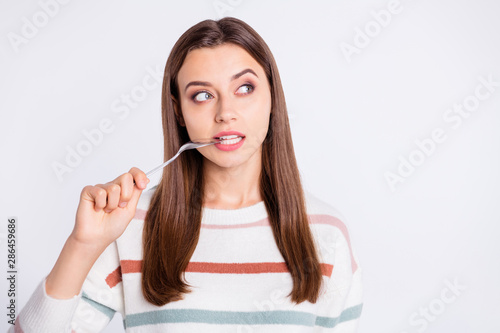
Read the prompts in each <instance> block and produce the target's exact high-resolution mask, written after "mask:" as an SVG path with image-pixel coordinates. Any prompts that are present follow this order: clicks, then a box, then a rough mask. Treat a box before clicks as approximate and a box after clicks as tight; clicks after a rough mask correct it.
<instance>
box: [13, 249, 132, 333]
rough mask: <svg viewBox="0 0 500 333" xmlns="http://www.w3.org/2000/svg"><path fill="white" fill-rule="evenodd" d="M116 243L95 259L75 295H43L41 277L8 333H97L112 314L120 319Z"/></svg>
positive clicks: (43, 286)
mask: <svg viewBox="0 0 500 333" xmlns="http://www.w3.org/2000/svg"><path fill="white" fill-rule="evenodd" d="M119 265H120V264H119V257H118V251H117V247H116V241H115V242H113V243H112V244H110V245H109V246H108V247H107V248H106V250H104V252H103V253H102V254H101V255H100V256H99V258H98V259H97V260H96V262H95V263H94V265H93V266H92V268H91V270H90V272H89V274H88V275H87V277H86V278H85V281H84V283H83V286H82V289H81V290H80V293H79V294H78V295H75V296H73V297H72V298H69V299H56V298H53V297H51V296H49V295H47V292H46V289H45V281H46V279H47V276H45V277H44V278H43V279H42V281H41V282H40V283H39V284H38V286H37V287H36V289H35V291H34V292H33V294H32V295H31V297H30V299H29V300H28V302H27V303H26V305H25V306H24V307H23V309H22V310H21V312H20V313H19V314H18V316H17V318H16V321H15V325H13V326H11V327H10V329H9V331H8V333H18V332H24V333H34V332H37V333H59V332H60V333H80V332H82V333H83V332H101V331H102V330H103V329H104V328H105V327H106V326H107V325H108V324H109V322H110V321H111V319H113V316H114V315H115V313H116V312H120V313H121V315H122V317H123V316H124V303H123V299H124V297H123V287H122V283H121V271H120V268H119Z"/></svg>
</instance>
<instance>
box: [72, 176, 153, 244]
mask: <svg viewBox="0 0 500 333" xmlns="http://www.w3.org/2000/svg"><path fill="white" fill-rule="evenodd" d="M134 181H135V184H134ZM147 183H149V179H148V178H147V177H146V174H145V173H144V172H143V171H141V170H140V169H138V168H135V167H133V168H132V169H130V171H129V172H127V173H124V174H123V175H121V176H119V177H117V178H116V179H115V180H113V181H111V182H108V183H106V184H97V185H95V186H91V185H88V186H85V187H84V188H83V190H82V193H81V195H80V203H79V205H78V209H77V212H76V221H75V227H74V229H73V232H72V233H71V235H70V237H72V238H73V240H74V241H76V242H77V243H79V244H82V245H85V246H89V247H92V248H95V249H99V250H101V251H104V249H105V248H106V247H107V246H108V245H109V244H111V243H112V242H114V241H115V240H116V239H117V238H118V237H120V236H121V235H122V234H123V232H124V231H125V229H126V228H127V226H128V224H129V223H130V221H131V220H132V218H133V217H134V215H135V210H136V207H137V203H138V202H139V197H140V196H141V193H142V191H143V190H144V189H145V188H146V186H147Z"/></svg>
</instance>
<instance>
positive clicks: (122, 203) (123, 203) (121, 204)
mask: <svg viewBox="0 0 500 333" xmlns="http://www.w3.org/2000/svg"><path fill="white" fill-rule="evenodd" d="M126 205H127V203H126V202H125V201H124V202H121V203H120V205H119V206H120V207H121V208H123V207H125V206H126Z"/></svg>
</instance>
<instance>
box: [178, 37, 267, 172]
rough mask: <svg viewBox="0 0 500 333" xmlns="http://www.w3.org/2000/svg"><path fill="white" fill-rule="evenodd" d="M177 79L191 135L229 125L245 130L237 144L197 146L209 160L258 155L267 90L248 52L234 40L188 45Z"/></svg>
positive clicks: (236, 161) (239, 160)
mask: <svg viewBox="0 0 500 333" xmlns="http://www.w3.org/2000/svg"><path fill="white" fill-rule="evenodd" d="M177 83H178V91H179V101H178V102H179V105H180V108H181V112H182V120H181V125H183V126H185V127H186V129H187V132H188V134H189V138H190V139H191V140H196V139H205V138H214V137H219V133H221V132H228V131H236V132H239V133H241V135H242V136H244V138H242V139H241V141H240V142H237V143H236V144H228V145H224V144H215V145H210V146H206V147H202V148H198V151H199V152H200V153H201V154H202V155H203V156H204V157H205V158H206V159H207V160H209V161H210V162H213V163H214V164H216V165H218V166H220V167H225V168H228V167H235V166H238V165H241V164H243V163H245V162H247V161H248V160H250V159H251V158H253V159H254V160H255V158H260V154H261V149H262V142H263V141H264V139H265V137H266V134H267V131H268V127H269V118H270V113H271V92H270V87H269V83H268V81H267V77H266V75H265V73H264V69H263V68H262V67H261V66H260V65H259V64H258V63H257V61H255V60H254V59H253V58H252V56H251V55H250V54H249V53H247V52H246V51H245V50H244V49H243V48H241V47H239V46H236V45H234V44H222V45H219V46H216V47H214V48H201V49H195V50H193V51H190V52H189V53H188V55H187V56H186V59H185V60H184V63H183V65H182V67H181V69H180V71H179V74H178V77H177ZM238 140H240V139H239V138H236V139H232V140H230V139H228V140H227V141H226V142H227V143H234V142H236V141H238ZM259 163H260V160H259Z"/></svg>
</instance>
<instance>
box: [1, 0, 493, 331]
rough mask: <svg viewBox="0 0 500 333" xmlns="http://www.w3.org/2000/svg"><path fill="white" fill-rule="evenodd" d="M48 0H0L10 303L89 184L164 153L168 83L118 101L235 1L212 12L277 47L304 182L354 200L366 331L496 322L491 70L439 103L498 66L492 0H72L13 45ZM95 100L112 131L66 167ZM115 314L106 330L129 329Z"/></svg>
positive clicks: (350, 205) (347, 205)
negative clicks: (484, 84)
mask: <svg viewBox="0 0 500 333" xmlns="http://www.w3.org/2000/svg"><path fill="white" fill-rule="evenodd" d="M46 2H48V0H45V1H44V0H42V1H41V2H37V1H23V3H22V4H21V3H20V2H18V1H5V0H2V1H1V2H0V35H1V39H0V52H1V61H0V73H1V74H0V93H1V98H0V110H1V119H0V126H1V131H0V135H1V137H0V139H1V140H0V148H1V159H2V160H1V166H0V167H1V172H0V177H1V179H0V181H1V188H2V191H1V198H0V199H1V201H0V202H1V211H0V215H1V229H0V232H1V233H2V234H1V236H2V237H1V238H0V241H1V242H2V244H1V253H2V254H1V255H0V258H2V264H1V266H2V267H4V268H5V271H6V270H7V268H6V245H5V243H6V242H5V240H6V233H7V228H6V225H7V217H9V216H17V217H18V219H19V225H18V230H17V236H18V248H17V259H18V264H19V266H18V271H19V274H18V281H17V283H18V285H17V286H18V287H17V288H18V298H17V306H18V309H20V308H22V307H23V306H24V304H26V302H27V300H28V298H29V297H30V295H31V293H32V292H33V290H34V289H35V287H36V286H37V285H38V283H39V282H40V281H41V279H42V278H43V277H44V276H45V275H46V274H48V273H49V272H50V270H51V269H52V267H53V265H54V263H55V261H56V259H57V257H58V255H59V253H60V251H61V249H62V246H63V244H64V242H65V240H66V238H67V236H68V235H69V234H70V232H71V230H72V228H73V224H74V218H75V213H76V208H77V206H78V201H79V196H80V192H81V190H82V188H83V187H84V186H85V185H88V184H92V185H94V184H97V183H105V182H108V181H111V180H113V179H114V178H116V177H117V176H119V175H121V174H122V173H124V172H127V171H128V170H129V169H130V168H131V167H132V166H136V167H139V168H141V169H142V170H144V171H148V170H150V169H152V168H153V167H155V166H157V165H159V164H161V162H163V160H162V158H163V144H162V141H163V136H162V132H161V123H160V119H161V118H160V93H161V88H160V85H157V87H156V88H155V89H153V90H151V91H149V92H148V94H147V96H145V99H144V100H142V101H140V102H138V105H137V106H136V107H135V108H130V112H129V113H128V115H127V116H126V117H123V118H120V117H119V116H120V115H121V113H115V112H113V107H112V105H113V103H119V102H120V98H121V95H122V94H131V92H132V91H133V90H134V89H139V88H137V87H140V86H141V85H142V80H143V79H144V78H145V77H146V76H147V75H148V68H152V69H154V68H156V66H158V68H159V69H160V70H159V71H160V72H163V69H164V66H165V62H166V60H167V57H168V54H169V52H170V49H171V48H172V46H173V44H174V42H175V41H176V40H177V38H178V37H179V36H180V35H181V34H182V33H183V32H184V31H185V30H186V29H188V28H189V27H190V26H192V25H194V24H196V23H197V22H199V21H201V20H203V19H206V18H213V19H216V18H218V17H219V13H218V11H217V10H216V7H215V6H214V5H217V4H220V3H229V5H228V6H229V8H230V10H229V8H227V7H226V9H227V10H226V11H225V12H222V13H221V14H222V15H225V16H235V17H238V18H240V19H243V20H244V21H246V22H247V23H249V24H250V25H251V26H253V27H254V28H255V29H256V30H257V31H258V32H259V33H260V34H261V36H262V37H263V38H264V39H265V40H266V42H267V43H268V45H269V46H270V48H271V50H272V51H273V53H274V55H275V58H276V61H277V63H278V67H279V70H280V74H281V77H282V80H283V86H284V89H285V94H286V99H287V105H288V108H289V116H290V122H291V126H292V133H293V139H294V147H295V152H296V157H297V160H298V164H299V167H300V171H301V174H302V176H303V181H304V186H305V187H306V188H307V189H308V190H310V191H311V192H313V193H314V194H316V195H317V196H318V197H320V198H321V199H323V200H324V201H327V202H328V203H330V204H331V205H333V206H335V207H336V208H337V209H339V210H340V211H341V212H342V213H343V215H345V217H346V218H347V220H346V221H347V223H348V227H349V230H350V235H351V239H352V243H353V246H354V248H355V251H356V254H357V256H358V258H359V260H360V264H361V266H362V268H363V270H364V308H363V314H362V317H361V323H360V332H369V333H378V332H394V333H402V332H407V333H412V332H419V331H426V332H498V331H500V321H499V320H498V318H499V315H500V303H499V299H500V287H499V286H498V284H499V281H500V267H499V266H500V265H499V260H498V254H499V253H500V245H499V244H500V242H498V237H499V230H500V227H499V226H498V224H499V222H500V212H499V209H498V208H499V202H500V190H499V185H500V178H499V173H498V171H499V170H500V149H499V148H500V131H499V125H500V112H499V111H500V86H497V87H494V88H493V89H495V90H494V91H493V92H492V93H490V95H489V97H488V98H486V99H484V100H482V101H481V102H480V104H479V106H478V107H477V109H476V110H475V111H474V112H472V113H471V114H470V116H469V117H467V118H463V121H462V123H461V124H460V126H458V127H457V128H453V127H452V125H453V124H454V123H453V122H446V121H445V120H444V119H443V115H445V114H446V112H448V111H447V110H448V109H450V108H452V107H453V105H454V104H460V103H463V102H464V100H466V99H467V98H468V100H469V101H473V99H471V98H472V96H474V93H475V89H476V87H477V86H478V85H480V84H481V83H480V81H479V79H478V78H479V77H483V78H485V79H487V78H488V77H489V76H491V77H492V80H493V81H495V82H500V63H499V59H500V38H499V37H498V33H499V32H500V20H498V16H499V14H500V3H499V2H497V1H493V0H490V1H488V0H476V1H464V0H454V1H451V0H443V1H431V0H419V1H417V0H401V2H400V5H399V7H398V9H399V11H398V13H397V14H391V17H390V22H389V23H388V24H385V27H381V26H380V24H378V23H376V22H377V21H376V20H375V18H374V15H373V14H371V12H372V11H375V12H376V13H380V11H381V10H387V8H388V4H389V1H355V2H353V1H347V0H338V1H335V2H334V1H321V2H320V1H307V2H306V1H289V0H287V1H284V0H283V1H272V2H270V1H262V0H261V1H248V0H231V1H229V0H222V1H213V0H206V1H191V2H182V1H175V2H170V3H167V2H166V1H161V2H160V1H140V2H139V1H116V0H115V1H106V2H102V1H70V2H69V3H68V4H65V5H60V8H59V10H58V12H57V13H56V14H55V15H54V16H53V17H50V18H49V20H48V22H46V24H45V26H42V27H40V28H38V32H37V33H36V34H34V36H30V38H27V39H26V43H23V44H21V45H18V47H17V48H16V47H15V46H13V44H12V43H11V42H10V41H9V37H8V36H9V34H11V35H10V36H12V34H17V35H18V36H22V29H23V26H24V25H25V24H26V23H25V20H28V21H30V22H32V23H33V20H34V19H33V16H36V15H38V14H40V12H41V11H42V7H41V5H40V3H46ZM37 13H38V14H37ZM23 18H25V20H23ZM386 21H388V19H387V18H386ZM377 27H378V28H377ZM365 29H372V30H369V33H370V34H371V35H372V37H368V38H369V42H366V41H365V42H366V44H367V45H362V44H360V40H361V37H359V36H358V38H357V39H356V36H357V35H359V31H363V30H365ZM377 29H378V30H377ZM355 41H357V43H358V44H357V45H358V46H364V47H359V48H358V53H355V54H353V55H352V57H350V58H349V59H348V57H346V56H345V54H344V53H343V52H342V49H341V45H344V46H345V45H346V44H350V45H353V46H355V45H356V44H355ZM342 43H346V44H342ZM349 60H350V61H349ZM481 89H482V90H481V91H482V92H483V93H486V92H487V90H485V89H484V88H481ZM121 105H123V104H121ZM105 118H108V119H110V121H111V123H112V124H113V126H114V127H113V131H112V132H111V133H108V134H105V135H104V137H103V140H102V142H100V143H99V144H96V145H93V147H92V151H91V153H90V154H88V155H87V156H84V157H83V159H82V161H81V163H80V164H79V165H78V166H76V167H74V168H72V172H69V173H65V174H64V175H63V176H62V180H60V179H58V177H57V175H56V172H55V171H54V169H53V166H52V165H53V163H54V162H58V163H62V164H64V163H65V158H66V155H67V154H68V151H67V149H68V147H71V148H72V149H75V148H76V147H77V145H79V144H82V142H84V141H85V140H86V138H85V136H84V135H83V134H82V131H84V130H86V131H90V130H92V129H96V128H98V126H99V123H100V122H101V121H102V120H103V119H105ZM436 128H441V129H442V130H443V132H444V133H445V135H446V140H445V141H444V142H441V143H437V144H436V146H435V148H434V149H433V151H432V152H431V153H430V154H429V156H427V155H423V153H419V152H418V149H419V148H418V146H417V145H416V143H415V140H424V139H429V138H431V133H432V131H434V130H435V129H436ZM419 154H420V155H419ZM410 156H413V158H418V157H419V156H420V157H422V156H423V159H421V160H420V162H422V163H421V164H420V165H418V166H416V167H415V170H414V171H413V173H411V174H410V175H407V177H404V178H402V179H404V182H399V183H397V184H396V185H395V187H394V191H393V190H391V187H390V186H389V184H388V182H387V180H386V178H385V174H386V173H387V172H392V173H395V174H396V173H397V172H398V167H399V165H400V163H401V160H400V158H405V159H408V158H409V157H410ZM417 160H418V159H417ZM158 175H159V173H158ZM158 179H159V176H158V177H154V176H153V177H152V183H151V184H150V186H149V187H151V186H152V184H153V183H156V182H157V181H158ZM1 281H2V282H1V283H0V288H1V295H2V296H1V299H2V308H3V309H5V308H4V304H6V298H7V297H6V294H7V293H6V290H7V284H6V279H5V278H2V279H1ZM450 283H451V284H454V283H456V284H459V285H460V286H461V287H460V288H463V289H459V290H458V291H457V290H456V291H455V294H454V293H453V292H452V290H450V289H449V287H448V284H450ZM442 295H444V298H443V299H444V300H446V302H443V301H442V300H441V298H442V297H443V296H442ZM3 300H5V301H3ZM429 308H430V310H425V309H429ZM4 311H6V310H2V313H4ZM421 311H428V313H429V315H428V316H427V319H424V318H426V317H424V316H423V315H421V313H423V312H421ZM2 318H3V319H2V322H1V327H0V328H1V329H2V330H3V331H5V330H7V327H8V326H7V323H6V316H5V315H4V314H2ZM121 320H122V319H121V317H120V316H119V315H117V316H115V318H114V320H113V321H112V323H111V324H110V325H109V326H108V328H107V329H106V330H105V332H122V331H123V328H122V323H121Z"/></svg>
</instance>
